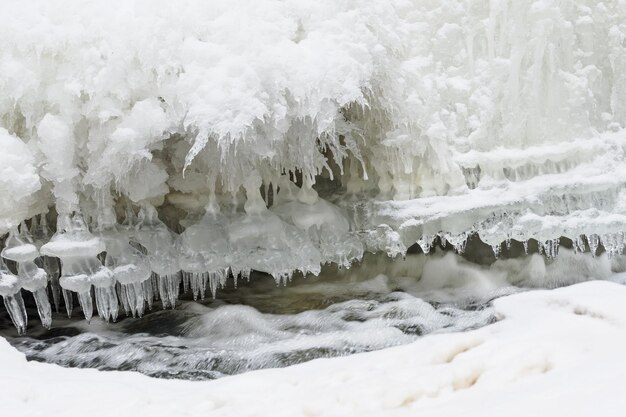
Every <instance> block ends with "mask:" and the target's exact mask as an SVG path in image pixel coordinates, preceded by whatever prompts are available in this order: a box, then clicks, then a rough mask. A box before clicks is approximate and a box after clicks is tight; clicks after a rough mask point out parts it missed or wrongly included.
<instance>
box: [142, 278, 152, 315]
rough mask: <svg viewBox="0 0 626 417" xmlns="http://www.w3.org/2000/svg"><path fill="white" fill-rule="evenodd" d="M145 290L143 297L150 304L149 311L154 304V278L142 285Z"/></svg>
mask: <svg viewBox="0 0 626 417" xmlns="http://www.w3.org/2000/svg"><path fill="white" fill-rule="evenodd" d="M141 287H142V289H143V297H144V299H145V300H146V301H147V302H148V309H149V310H152V302H153V300H154V287H153V286H152V277H150V278H148V279H147V280H145V281H144V282H142V283H141Z"/></svg>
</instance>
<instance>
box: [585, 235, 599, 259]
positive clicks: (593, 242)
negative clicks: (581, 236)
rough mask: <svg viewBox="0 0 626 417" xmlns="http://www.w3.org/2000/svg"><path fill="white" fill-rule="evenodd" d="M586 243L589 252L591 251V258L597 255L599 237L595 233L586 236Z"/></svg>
mask: <svg viewBox="0 0 626 417" xmlns="http://www.w3.org/2000/svg"><path fill="white" fill-rule="evenodd" d="M587 243H589V250H590V251H591V256H594V257H595V256H596V254H597V253H598V246H599V245H600V237H599V236H598V235H596V234H595V233H593V234H590V235H589V236H587Z"/></svg>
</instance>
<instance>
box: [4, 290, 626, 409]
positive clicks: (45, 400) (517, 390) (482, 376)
mask: <svg viewBox="0 0 626 417" xmlns="http://www.w3.org/2000/svg"><path fill="white" fill-rule="evenodd" d="M616 279H617V278H616ZM624 297H626V288H625V287H623V286H621V285H618V284H614V283H609V282H600V281H593V282H586V283H582V284H577V285H574V286H571V287H567V288H561V289H557V290H551V291H533V292H528V293H521V294H516V295H512V296H508V297H504V298H501V299H498V300H496V301H495V303H494V304H495V306H494V307H495V310H496V312H497V314H498V316H499V318H500V320H499V321H498V322H497V323H495V324H493V325H490V326H487V327H483V328H481V329H478V330H473V331H469V332H465V333H453V334H444V335H430V336H426V337H424V338H421V339H420V340H418V341H417V342H415V343H412V344H409V345H405V346H401V347H394V348H390V349H386V350H382V351H378V352H371V353H365V354H358V355H353V356H349V357H344V358H337V359H327V360H315V361H313V362H309V363H306V364H303V365H298V366H294V367H291V368H285V369H277V370H265V371H258V372H251V373H248V374H244V375H240V376H235V377H229V378H225V379H221V380H218V381H214V382H183V381H173V380H158V379H151V378H148V377H145V376H142V375H140V374H136V373H131V372H99V371H95V370H77V369H65V368H60V367H57V366H54V365H49V364H43V363H36V362H26V361H25V359H24V357H23V356H22V355H21V354H19V353H17V352H16V351H15V350H14V349H13V348H11V347H10V346H9V345H8V343H6V341H4V340H0V398H1V399H2V411H3V412H4V413H8V414H10V415H20V416H22V415H24V416H41V415H48V414H50V413H52V414H54V413H61V414H63V415H85V414H89V415H93V416H100V415H102V416H109V415H111V414H119V415H129V414H135V413H141V414H148V415H153V416H160V415H172V414H176V415H199V414H207V413H210V415H216V416H220V415H224V416H226V415H228V416H232V415H238V416H256V415H269V414H272V415H278V416H283V415H284V416H290V417H293V416H337V415H342V416H351V415H355V416H356V415H360V416H362V415H372V416H381V415H385V416H386V415H390V416H391V415H416V414H419V415H433V416H434V415H436V416H458V415H485V416H501V415H508V416H528V415H549V416H568V417H571V416H581V417H582V416H589V415H602V416H619V415H622V411H623V409H624V407H625V406H626V402H625V400H624V396H623V395H621V391H620V389H621V386H622V385H623V384H622V383H623V380H624V374H625V370H624V369H623V368H624V366H623V365H621V364H622V363H623V361H622V356H623V351H624V349H625V348H626V320H625V319H624V317H626V311H625V309H626V307H625V306H624V303H623V300H624ZM59 381H62V383H61V384H60V383H59ZM68 393H71V396H68ZM95 398H101V400H102V401H93V400H94V399H95ZM112 398H114V399H115V401H111V399H112ZM103 403H106V404H107V406H106V407H102V404H103Z"/></svg>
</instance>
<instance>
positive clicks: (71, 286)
mask: <svg viewBox="0 0 626 417" xmlns="http://www.w3.org/2000/svg"><path fill="white" fill-rule="evenodd" d="M104 250H105V245H104V243H103V242H102V240H101V239H99V238H97V237H95V236H94V235H92V234H91V232H90V231H89V229H88V228H87V225H86V224H85V221H84V219H83V217H82V215H81V214H80V213H75V214H74V215H73V216H71V217H70V216H69V215H67V214H64V215H59V218H58V221H57V231H56V233H55V234H54V236H52V238H51V239H50V241H49V242H48V243H46V244H45V245H43V246H42V247H41V253H42V254H43V255H47V256H54V257H57V258H59V259H60V260H61V273H62V274H61V278H60V280H59V283H60V285H61V287H62V288H63V289H64V290H67V291H72V292H75V293H77V294H78V301H79V303H80V306H81V308H82V310H83V314H84V316H85V318H86V319H87V321H89V320H91V316H92V315H93V302H92V291H91V287H92V286H94V287H95V289H96V291H95V292H96V300H97V303H98V306H99V307H101V308H102V309H101V310H98V313H99V314H100V315H101V317H102V318H104V319H105V320H109V319H111V318H113V319H114V318H115V317H114V316H117V298H116V297H115V293H114V292H112V291H110V289H111V288H112V287H113V285H114V284H115V281H114V278H113V273H112V272H111V270H110V269H109V268H107V267H105V266H104V265H102V263H101V262H100V260H99V259H98V258H97V256H98V255H99V254H100V253H101V252H104ZM69 301H70V300H68V299H66V303H67V302H69ZM114 304H115V305H114ZM69 313H70V312H69V311H68V314H69Z"/></svg>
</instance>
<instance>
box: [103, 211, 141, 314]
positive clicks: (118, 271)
mask: <svg viewBox="0 0 626 417" xmlns="http://www.w3.org/2000/svg"><path fill="white" fill-rule="evenodd" d="M103 212H104V213H103V214H102V216H101V218H100V219H99V224H98V229H97V234H98V235H99V236H100V238H101V239H102V241H103V242H104V244H105V247H106V257H105V260H104V265H105V266H106V267H107V268H108V270H110V271H112V273H113V277H114V280H115V282H117V283H118V285H119V286H120V287H121V288H120V290H119V292H120V294H121V297H120V298H121V301H122V305H123V307H124V309H125V310H126V311H127V314H128V313H130V314H131V315H132V316H133V317H135V316H138V317H141V316H142V315H143V312H144V305H145V297H144V290H143V285H144V282H146V281H147V280H149V279H150V276H151V274H152V271H151V270H150V264H149V262H148V259H147V258H146V256H145V255H144V254H143V253H142V252H141V251H139V250H138V249H137V248H135V247H133V246H131V244H130V242H131V238H132V237H133V233H132V231H131V229H130V227H129V229H127V230H124V229H123V228H121V227H120V226H118V225H117V222H116V218H115V214H114V212H113V210H112V208H111V207H107V208H106V209H103ZM129 221H130V219H129ZM131 227H132V226H131ZM115 291H116V290H115V288H114V285H104V286H102V287H98V286H96V288H95V293H96V304H97V305H98V311H100V310H101V309H100V305H102V306H103V307H104V309H105V311H108V313H105V314H104V317H105V318H106V317H107V316H111V318H112V319H113V320H115V319H116V317H117V313H118V300H117V297H116V293H115Z"/></svg>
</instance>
